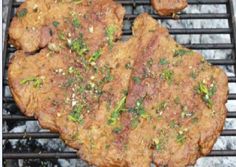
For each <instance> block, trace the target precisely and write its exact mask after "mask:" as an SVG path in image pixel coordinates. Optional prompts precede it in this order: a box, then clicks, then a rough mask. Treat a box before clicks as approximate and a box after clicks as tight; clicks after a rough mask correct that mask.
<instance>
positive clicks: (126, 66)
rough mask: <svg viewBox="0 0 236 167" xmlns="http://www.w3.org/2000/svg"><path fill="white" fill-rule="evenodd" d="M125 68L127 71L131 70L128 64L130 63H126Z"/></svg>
mask: <svg viewBox="0 0 236 167" xmlns="http://www.w3.org/2000/svg"><path fill="white" fill-rule="evenodd" d="M125 68H126V69H127V70H131V69H132V65H131V63H130V62H129V63H126V64H125Z"/></svg>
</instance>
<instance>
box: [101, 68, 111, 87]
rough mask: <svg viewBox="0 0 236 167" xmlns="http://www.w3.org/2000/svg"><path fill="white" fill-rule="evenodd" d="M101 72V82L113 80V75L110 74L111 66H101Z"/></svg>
mask: <svg viewBox="0 0 236 167" xmlns="http://www.w3.org/2000/svg"><path fill="white" fill-rule="evenodd" d="M102 73H103V74H104V75H105V76H104V78H103V79H102V80H101V82H102V83H108V82H110V81H112V80H113V76H112V75H111V68H110V67H109V66H107V65H105V66H104V67H103V68H102Z"/></svg>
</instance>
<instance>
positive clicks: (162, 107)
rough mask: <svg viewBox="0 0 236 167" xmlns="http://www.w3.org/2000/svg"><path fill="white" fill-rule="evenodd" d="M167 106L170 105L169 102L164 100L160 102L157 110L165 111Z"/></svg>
mask: <svg viewBox="0 0 236 167" xmlns="http://www.w3.org/2000/svg"><path fill="white" fill-rule="evenodd" d="M167 106H168V104H167V102H166V101H162V102H160V103H159V104H158V106H157V109H156V111H157V112H160V111H164V110H165V109H166V108H167Z"/></svg>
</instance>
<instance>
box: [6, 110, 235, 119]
mask: <svg viewBox="0 0 236 167" xmlns="http://www.w3.org/2000/svg"><path fill="white" fill-rule="evenodd" d="M227 118H236V111H233V112H227ZM2 119H3V120H4V121H36V119H35V118H34V117H27V116H24V115H3V117H2Z"/></svg>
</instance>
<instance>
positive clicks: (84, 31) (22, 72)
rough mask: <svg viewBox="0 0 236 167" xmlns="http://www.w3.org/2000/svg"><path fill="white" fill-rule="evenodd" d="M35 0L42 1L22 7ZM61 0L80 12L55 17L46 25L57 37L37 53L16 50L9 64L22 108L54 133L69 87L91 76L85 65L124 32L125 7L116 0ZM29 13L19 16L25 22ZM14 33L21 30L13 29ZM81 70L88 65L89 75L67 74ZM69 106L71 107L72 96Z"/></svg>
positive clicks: (10, 80) (28, 41) (15, 96)
mask: <svg viewBox="0 0 236 167" xmlns="http://www.w3.org/2000/svg"><path fill="white" fill-rule="evenodd" d="M50 2H51V1H50ZM53 2H54V3H55V1H53ZM34 3H35V4H38V3H41V1H37V2H35V1H34V0H32V2H31V1H29V0H28V1H26V2H25V3H23V4H22V6H21V7H20V9H19V10H18V11H21V9H22V8H24V7H25V6H26V5H28V4H34ZM57 3H58V4H54V5H55V8H57V7H58V6H60V5H62V6H64V5H70V6H74V8H78V9H80V10H79V11H80V13H79V12H77V13H76V11H74V10H71V12H72V13H70V14H68V15H63V16H62V17H61V18H60V20H59V19H58V18H57V19H53V20H51V22H50V23H49V24H50V25H49V26H47V28H46V29H48V28H49V32H50V34H53V36H52V37H51V38H52V39H50V40H47V41H48V43H47V44H46V45H47V47H45V48H44V49H42V50H41V51H40V52H39V53H37V54H33V55H27V54H25V51H27V49H26V50H22V51H17V52H16V53H15V55H14V58H13V59H12V60H11V64H10V67H9V85H10V87H11V90H12V93H13V95H14V98H15V100H16V102H17V103H18V105H19V107H20V108H21V110H22V112H24V113H25V114H26V115H27V116H35V117H37V118H38V119H39V121H40V123H41V125H42V126H43V127H45V128H49V129H52V130H55V131H56V127H55V123H54V119H55V115H57V114H58V112H60V111H59V110H61V109H62V108H64V102H65V101H66V99H65V96H66V95H67V94H68V95H69V94H70V91H71V90H70V86H71V85H73V84H74V83H75V82H80V78H82V77H85V78H86V77H87V76H86V75H87V74H89V72H88V71H89V70H87V71H86V70H85V68H86V69H87V68H88V66H90V64H94V62H95V61H96V59H98V58H99V57H100V55H101V54H102V52H103V50H105V49H106V48H109V50H111V49H112V47H113V42H114V40H116V39H117V38H119V37H120V35H121V32H122V31H121V29H122V22H123V16H124V9H123V8H122V7H121V5H119V4H116V3H115V2H113V1H111V0H99V1H96V3H95V2H94V1H90V0H89V1H83V3H81V4H76V3H75V1H71V2H62V1H61V2H59V1H58V2H57ZM38 6H39V5H38ZM38 10H39V9H38ZM83 10H85V11H86V12H83ZM25 17H26V18H25ZM27 17H31V15H30V14H29V13H27V14H26V15H25V16H24V17H23V18H21V19H22V20H19V18H15V20H18V21H19V22H24V20H25V19H26V20H27ZM12 24H14V19H13V23H12ZM19 24H21V23H19ZM30 24H31V23H30ZM25 26H26V25H25ZM41 28H42V27H39V29H41ZM12 31H18V29H17V28H15V29H14V28H12ZM21 31H23V32H24V31H27V29H26V30H25V29H23V30H21ZM27 32H28V31H27ZM21 33H22V32H21ZM23 36H25V35H23ZM26 36H27V35H26ZM46 37H47V36H46ZM46 37H45V38H46ZM45 38H42V39H44V40H45ZM31 40H35V39H34V38H32V39H31ZM31 40H30V39H28V40H27V43H28V44H31V43H33V42H32V41H31ZM22 49H24V48H22ZM74 66H75V67H76V68H75V67H74ZM77 68H78V69H84V70H83V71H81V73H83V74H84V75H85V76H81V77H78V78H73V77H72V76H67V74H70V75H74V73H76V72H73V71H77V70H78V69H77ZM59 74H63V76H60V75H59ZM78 75H79V74H78ZM68 103H69V102H68ZM70 104H71V105H72V101H71V100H70ZM73 105H75V102H74V101H73Z"/></svg>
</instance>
